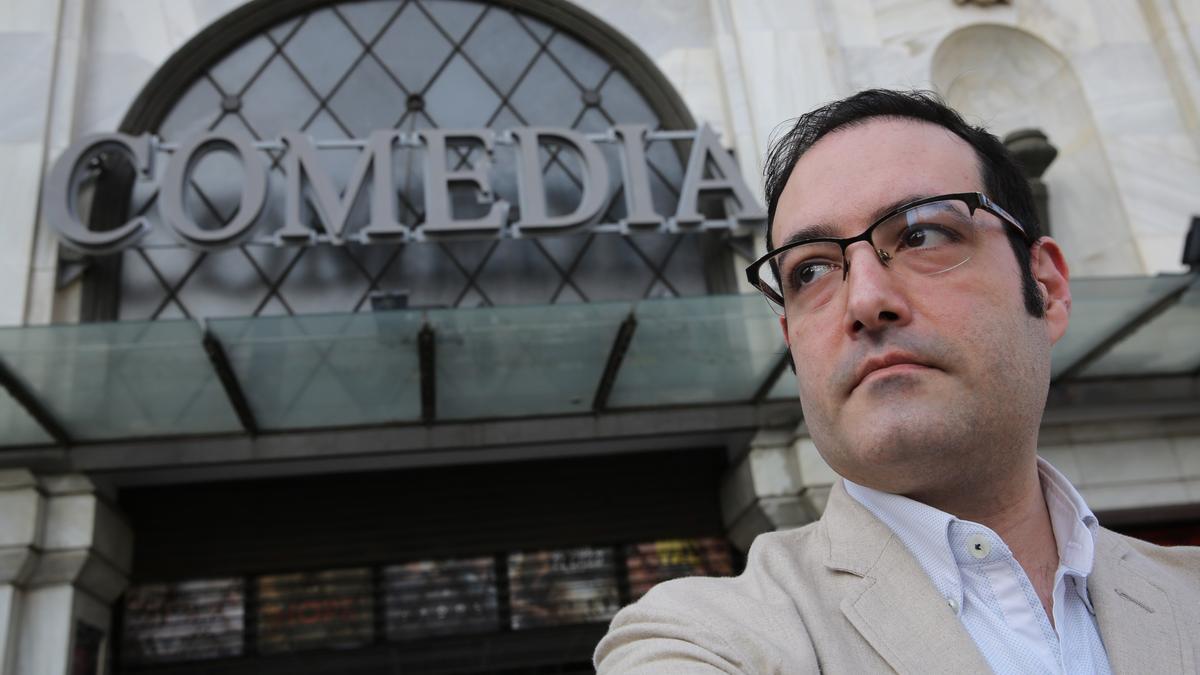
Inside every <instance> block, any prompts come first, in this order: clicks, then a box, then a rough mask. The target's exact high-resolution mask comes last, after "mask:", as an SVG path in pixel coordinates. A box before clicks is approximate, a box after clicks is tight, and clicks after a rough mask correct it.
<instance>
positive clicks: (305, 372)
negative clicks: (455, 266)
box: [0, 275, 1200, 447]
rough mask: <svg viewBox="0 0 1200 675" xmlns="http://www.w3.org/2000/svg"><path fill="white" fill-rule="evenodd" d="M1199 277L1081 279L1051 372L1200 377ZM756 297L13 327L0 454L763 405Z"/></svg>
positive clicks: (0, 395) (771, 352) (782, 391)
mask: <svg viewBox="0 0 1200 675" xmlns="http://www.w3.org/2000/svg"><path fill="white" fill-rule="evenodd" d="M1198 278H1200V277H1198V276H1197V275H1161V276H1157V277H1143V278H1104V279H1080V280H1076V281H1075V282H1073V284H1072V290H1073V296H1074V306H1073V311H1072V318H1071V328H1070V330H1069V331H1068V332H1067V335H1066V337H1065V338H1064V339H1063V340H1062V341H1060V342H1059V344H1058V345H1056V347H1055V349H1054V352H1053V378H1054V382H1055V383H1058V384H1061V383H1063V382H1068V381H1076V380H1089V379H1099V378H1104V379H1108V378H1129V377H1158V376H1180V375H1182V376H1191V377H1196V376H1197V375H1200V339H1197V338H1198V337H1200V283H1198V282H1197V279H1198ZM783 356H784V352H783V345H782V340H781V336H780V332H779V324H778V319H777V318H776V317H775V315H774V314H773V313H772V312H771V311H770V310H769V309H768V308H767V306H766V304H765V303H764V302H763V301H762V300H761V299H760V298H759V297H758V296H755V295H744V296H706V297H698V298H686V299H676V298H669V299H656V300H643V301H639V302H632V303H631V302H615V303H592V304H561V305H550V306H537V307H534V306H526V307H491V308H483V309H437V310H399V311H386V312H371V313H357V314H330V315H310V316H284V317H278V316H276V317H249V318H238V319H215V320H210V321H207V322H205V323H197V322H195V321H190V320H178V321H173V320H160V321H154V322H120V323H107V324H76V325H55V326H28V327H9V328H0V384H2V385H3V387H2V388H0V446H3V447H31V446H39V445H42V446H44V445H52V444H57V445H71V444H78V443H88V442H96V441H108V440H114V439H130V440H133V439H139V438H161V437H178V436H196V435H207V434H229V433H250V434H256V433H269V432H278V431H288V430H297V429H321V428H334V427H361V426H368V425H393V424H425V425H432V424H439V423H449V422H464V421H472V420H490V419H515V418H535V417H546V416H552V415H602V414H604V413H605V412H607V411H617V410H629V409H653V408H656V407H668V406H670V407H677V406H703V405H706V406H712V405H758V404H760V403H763V402H765V401H772V400H787V399H793V398H795V396H796V389H795V384H794V381H793V379H792V376H791V374H790V372H788V369H787V367H786V363H785V361H784V360H783Z"/></svg>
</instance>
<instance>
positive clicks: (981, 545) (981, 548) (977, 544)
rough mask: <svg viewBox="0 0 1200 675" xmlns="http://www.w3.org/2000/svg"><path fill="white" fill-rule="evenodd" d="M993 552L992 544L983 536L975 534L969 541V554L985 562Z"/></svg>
mask: <svg viewBox="0 0 1200 675" xmlns="http://www.w3.org/2000/svg"><path fill="white" fill-rule="evenodd" d="M991 552H992V542H990V541H988V538H987V537H985V536H983V535H982V534H973V535H971V537H970V538H969V539H967V553H970V554H971V555H973V556H975V557H976V558H978V559H980V560H983V559H984V558H986V557H987V554H988V553H991Z"/></svg>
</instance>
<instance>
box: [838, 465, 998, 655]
mask: <svg viewBox="0 0 1200 675" xmlns="http://www.w3.org/2000/svg"><path fill="white" fill-rule="evenodd" d="M821 524H822V527H823V529H824V530H825V534H826V536H827V538H828V541H829V551H828V554H827V556H826V561H825V564H826V566H827V567H830V568H831V569H835V570H840V571H843V572H848V573H850V574H853V575H855V576H858V577H861V580H860V582H859V584H858V585H857V586H855V587H854V588H853V589H852V590H851V592H850V593H848V594H847V595H846V596H845V597H844V598H843V599H842V603H841V609H842V613H843V614H845V616H846V618H847V619H848V620H849V621H850V623H851V624H852V625H853V626H854V627H855V629H857V630H858V632H859V633H860V634H861V635H862V636H863V639H865V640H866V641H867V642H868V643H869V644H870V645H871V647H873V648H874V649H875V651H876V652H878V653H879V655H880V656H881V657H882V658H883V659H884V660H885V661H887V662H888V665H890V666H891V667H892V668H893V669H895V670H896V671H897V672H899V673H964V672H988V671H989V670H990V668H989V666H988V664H987V661H986V660H984V658H983V655H982V654H981V653H980V652H979V648H978V647H976V646H975V642H974V641H973V640H972V639H971V636H970V634H968V633H967V630H966V628H964V627H963V625H962V622H961V621H959V619H958V616H957V615H956V613H955V611H954V610H953V609H951V607H950V606H949V604H948V603H947V601H946V599H945V598H943V597H942V596H941V595H940V594H939V593H938V592H937V590H936V589H935V588H934V586H933V582H932V581H930V580H929V577H928V576H927V575H926V574H925V572H924V570H922V569H921V566H920V565H919V564H918V563H917V561H916V559H915V558H913V556H912V554H911V553H909V552H908V549H907V548H905V546H904V544H903V543H902V542H901V541H900V540H899V539H898V538H897V537H896V536H895V535H894V534H893V533H892V531H891V530H890V529H889V528H888V527H887V525H885V524H883V523H882V522H881V521H880V520H879V519H878V518H876V517H875V516H873V515H872V514H871V512H870V511H868V510H867V509H866V508H865V507H864V506H863V505H862V504H859V503H858V502H857V501H855V500H854V499H853V498H852V497H851V496H850V495H849V494H847V493H846V488H845V486H844V485H843V484H842V481H841V480H838V482H837V483H836V484H835V485H834V486H833V489H832V491H831V492H830V494H829V502H828V504H827V505H826V507H825V514H824V515H823V516H822V518H821ZM931 645H939V646H940V647H941V648H938V649H932V648H931Z"/></svg>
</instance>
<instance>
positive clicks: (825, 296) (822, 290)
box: [759, 242, 842, 312]
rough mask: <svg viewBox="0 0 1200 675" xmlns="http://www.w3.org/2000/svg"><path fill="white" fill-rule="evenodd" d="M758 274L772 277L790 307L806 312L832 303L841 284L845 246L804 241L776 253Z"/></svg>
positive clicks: (785, 302) (772, 281) (771, 280)
mask: <svg viewBox="0 0 1200 675" xmlns="http://www.w3.org/2000/svg"><path fill="white" fill-rule="evenodd" d="M759 274H760V276H769V277H770V280H769V283H770V284H771V285H772V287H773V288H774V289H775V290H776V292H777V293H778V294H779V296H780V297H782V298H783V299H784V304H785V305H786V306H787V307H788V309H790V310H791V309H794V310H795V311H797V312H807V311H810V310H813V309H816V308H817V307H820V306H821V305H823V304H825V303H826V302H829V299H830V298H832V297H833V294H834V292H835V291H837V287H838V285H839V284H841V282H842V249H841V247H840V246H838V245H837V244H834V243H832V242H816V243H812V244H802V245H800V246H796V247H793V248H789V249H787V250H784V251H780V252H779V253H777V254H775V256H774V257H772V258H771V260H770V262H769V263H768V264H766V265H763V266H762V268H760V271H759Z"/></svg>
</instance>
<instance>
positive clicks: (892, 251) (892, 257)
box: [746, 192, 1032, 316]
mask: <svg viewBox="0 0 1200 675" xmlns="http://www.w3.org/2000/svg"><path fill="white" fill-rule="evenodd" d="M980 209H982V210H984V211H986V212H988V213H991V214H992V215H994V216H996V217H997V218H999V219H1000V221H1001V222H1003V223H1004V224H1005V225H1007V226H1008V227H1009V228H1011V229H1012V230H1014V231H1015V232H1016V234H1018V235H1019V236H1020V237H1021V240H1022V241H1024V242H1025V243H1027V244H1031V243H1032V242H1030V241H1029V235H1028V234H1027V233H1026V232H1025V228H1024V227H1022V226H1021V224H1020V223H1018V222H1017V220H1016V219H1015V218H1013V217H1012V216H1010V215H1009V214H1008V212H1007V211H1005V210H1004V209H1002V208H1000V207H999V206H997V205H996V203H995V202H993V201H992V200H991V199H989V198H988V196H987V195H985V194H983V193H982V192H962V193H956V194H948V195H940V196H937V197H927V198H924V199H918V200H917V201H914V202H911V203H909V204H905V205H903V206H901V207H899V208H897V209H895V210H894V211H892V212H890V213H888V214H887V215H885V216H883V217H882V218H880V219H879V220H877V221H875V222H874V223H872V224H871V226H870V227H868V228H867V229H866V231H865V232H863V233H862V234H860V235H858V236H857V237H848V238H846V239H838V238H835V237H814V238H807V239H800V240H798V241H793V242H789V243H787V244H784V245H783V246H780V247H779V248H777V249H775V250H773V251H770V252H768V253H767V254H766V255H764V256H763V257H761V258H759V259H758V260H755V261H754V263H753V264H751V265H750V266H749V267H747V268H746V278H747V279H748V280H749V281H750V283H751V284H752V285H753V286H754V287H755V288H757V289H758V290H760V291H762V293H763V295H765V296H767V303H768V304H769V305H771V308H772V309H774V310H775V312H776V313H777V314H779V315H780V316H782V315H783V314H784V307H785V306H786V307H787V309H788V310H789V311H791V312H792V313H793V315H796V314H801V315H802V314H805V313H808V312H811V311H812V310H815V309H817V308H819V307H821V306H822V305H824V304H825V303H827V302H829V301H830V300H831V299H832V298H833V296H834V295H835V294H836V293H837V290H838V287H839V286H841V283H842V282H843V281H845V280H846V276H847V275H848V274H849V273H850V260H849V259H848V258H847V257H846V249H847V248H848V247H849V246H850V245H851V244H854V243H857V242H860V241H865V242H867V243H869V244H870V245H871V248H872V249H873V250H874V251H875V256H876V257H877V258H879V262H880V263H881V264H882V265H883V266H884V267H886V268H888V269H892V270H895V271H897V272H901V273H907V274H913V275H918V276H933V275H936V274H941V273H943V272H949V271H950V270H952V269H954V268H956V267H959V266H960V265H962V264H964V263H966V262H967V261H968V260H970V259H971V257H972V256H973V255H974V254H975V252H976V250H978V247H979V245H980V241H981V237H980V234H981V232H982V228H983V227H984V223H983V222H981V221H980V220H979V217H978V216H977V215H976V211H977V210H980ZM838 272H840V274H839V273H838Z"/></svg>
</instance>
